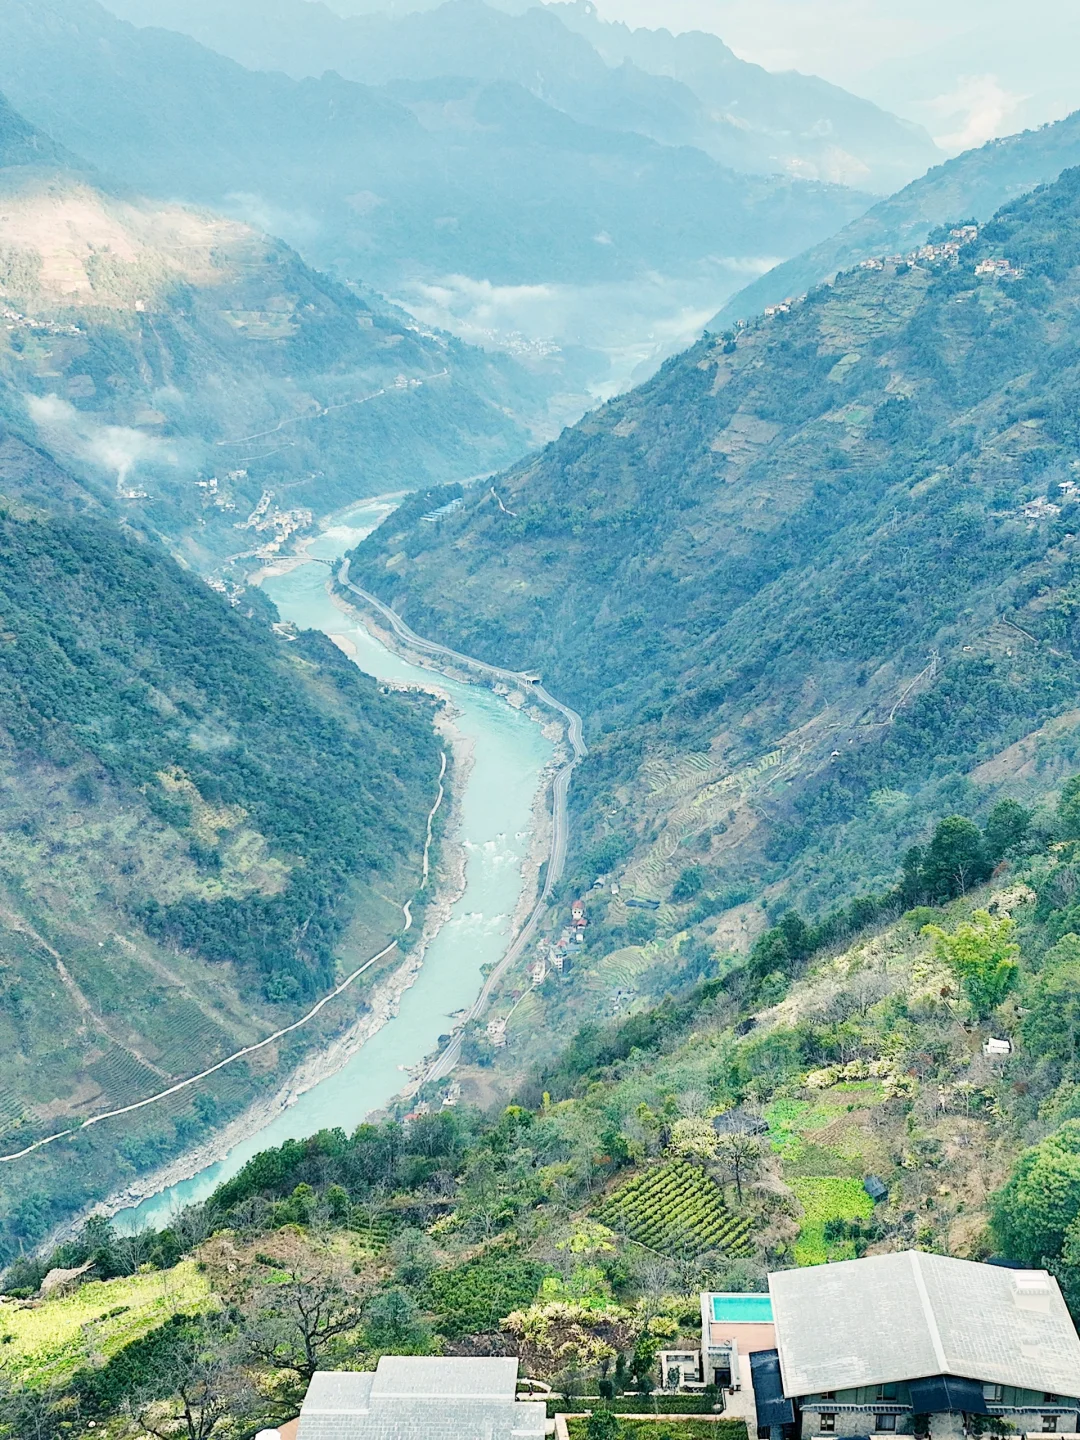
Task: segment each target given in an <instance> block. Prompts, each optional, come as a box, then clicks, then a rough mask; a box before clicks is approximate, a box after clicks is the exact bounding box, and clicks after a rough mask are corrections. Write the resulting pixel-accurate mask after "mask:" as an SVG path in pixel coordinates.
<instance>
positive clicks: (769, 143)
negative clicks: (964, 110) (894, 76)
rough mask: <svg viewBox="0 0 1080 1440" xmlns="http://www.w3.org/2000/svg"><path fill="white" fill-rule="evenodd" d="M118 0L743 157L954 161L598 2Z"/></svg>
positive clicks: (851, 100) (273, 59)
mask: <svg viewBox="0 0 1080 1440" xmlns="http://www.w3.org/2000/svg"><path fill="white" fill-rule="evenodd" d="M109 8H110V9H111V10H112V11H113V12H114V13H115V14H117V15H120V16H121V17H122V18H123V19H126V20H130V21H133V22H134V23H136V24H140V25H148V24H154V25H164V26H167V27H168V28H169V29H173V30H181V31H183V32H185V33H186V34H190V35H193V36H194V37H195V38H196V39H197V40H199V41H201V42H202V43H203V44H204V45H208V46H210V47H211V48H212V49H214V50H217V51H220V52H221V53H223V54H226V55H230V56H231V57H232V58H233V59H234V60H238V61H240V63H241V64H243V65H247V66H249V67H251V68H252V69H258V70H283V71H285V73H286V74H289V75H293V76H295V77H297V78H300V77H303V76H305V75H321V74H323V73H324V71H326V70H331V69H332V70H336V71H337V72H338V73H339V74H341V75H344V76H345V77H346V78H347V79H350V80H359V81H363V82H365V83H367V84H374V85H378V84H383V83H385V82H387V81H392V80H400V79H409V80H431V79H437V78H439V77H440V76H447V75H458V76H468V77H470V78H472V79H474V80H480V81H484V82H497V81H513V82H515V83H517V84H519V85H523V86H524V87H526V88H527V89H529V90H531V91H532V92H533V93H534V94H536V95H538V96H541V97H542V98H543V99H544V100H546V101H547V102H548V103H550V104H553V105H556V106H558V108H559V109H561V110H565V111H566V112H567V113H568V114H571V115H573V116H574V117H575V118H576V119H578V120H581V121H583V122H585V123H586V124H599V125H604V126H606V127H607V128H609V129H615V130H635V131H637V132H639V133H640V134H643V135H648V136H650V137H651V138H652V139H654V140H659V141H661V142H663V143H665V144H687V145H697V146H699V147H700V148H701V149H703V150H705V151H706V152H707V153H708V154H710V155H712V156H713V157H714V158H715V159H718V160H720V161H721V162H722V163H724V164H725V165H731V166H733V167H734V168H735V169H739V170H751V171H760V172H763V173H768V172H772V171H777V170H780V171H784V172H787V173H790V174H793V175H799V176H802V177H803V178H804V179H816V180H830V181H835V182H838V183H841V184H848V185H855V186H857V187H859V188H860V189H869V190H876V191H880V192H886V191H892V190H895V189H897V188H898V187H899V186H900V185H902V184H904V183H905V182H906V181H907V180H910V179H911V178H912V176H914V175H917V174H921V173H922V171H923V170H925V169H926V167H927V166H928V165H930V164H932V163H933V161H934V160H935V159H936V158H938V152H937V150H936V147H935V146H934V145H933V143H932V141H931V140H930V138H929V136H927V135H926V134H925V133H924V132H921V131H920V130H919V129H918V128H917V127H916V126H912V125H910V124H909V123H907V122H904V121H898V120H897V119H896V118H895V117H894V116H891V115H888V114H886V113H885V112H884V111H882V110H879V109H878V108H877V107H876V106H874V105H871V104H870V103H869V102H868V101H860V100H857V99H855V97H854V96H850V95H847V94H845V92H843V91H842V90H839V89H837V88H836V87H834V86H830V85H826V84H825V83H824V82H822V81H818V80H814V79H806V78H804V77H802V76H794V75H778V76H772V75H768V74H767V72H766V71H764V70H761V69H760V68H759V67H757V66H751V65H746V64H744V63H743V62H742V61H740V60H737V59H736V57H735V56H734V55H733V54H732V52H731V51H730V50H728V49H727V47H726V46H725V45H723V44H722V42H721V41H719V40H715V39H714V37H712V36H703V35H693V36H680V37H679V38H678V40H676V39H674V38H673V37H672V36H670V35H667V33H666V32H659V33H655V32H649V31H644V30H639V31H630V30H628V29H627V27H625V26H612V25H605V24H603V23H602V22H601V21H599V20H598V19H596V18H595V16H594V15H593V16H590V15H589V14H588V13H586V12H587V11H588V10H591V7H586V10H585V11H583V10H582V9H580V8H578V7H547V8H541V7H539V6H535V7H533V8H532V9H529V10H527V11H526V12H525V13H523V14H518V15H509V14H506V13H505V12H503V11H500V10H498V9H494V8H492V7H491V6H490V5H487V4H483V3H482V0H448V3H446V4H444V5H441V6H440V7H439V8H437V9H435V10H433V11H429V12H425V13H415V14H411V15H404V16H400V17H397V18H394V17H392V16H388V15H374V16H369V17H363V18H360V17H357V18H354V19H352V20H343V19H342V18H341V17H339V16H337V15H335V14H334V13H333V11H332V10H330V9H328V8H326V7H325V6H323V5H318V4H311V3H307V0H274V3H273V4H272V5H271V6H269V7H268V6H267V5H265V4H259V5H257V6H256V5H253V4H252V3H251V0H230V3H228V4H226V5H221V4H211V3H210V0H155V3H153V4H150V5H148V4H147V3H146V0H137V3H133V0H111V3H110V5H109ZM564 21H565V23H564ZM594 47H595V48H594ZM684 72H685V73H684Z"/></svg>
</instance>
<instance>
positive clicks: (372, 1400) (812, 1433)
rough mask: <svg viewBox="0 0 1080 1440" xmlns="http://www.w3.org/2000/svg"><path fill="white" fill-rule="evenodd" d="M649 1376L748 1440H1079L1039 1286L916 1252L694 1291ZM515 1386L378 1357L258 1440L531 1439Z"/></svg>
mask: <svg viewBox="0 0 1080 1440" xmlns="http://www.w3.org/2000/svg"><path fill="white" fill-rule="evenodd" d="M658 1378H659V1380H660V1388H661V1389H667V1390H670V1391H679V1390H683V1391H693V1390H698V1391H701V1390H704V1389H705V1388H706V1387H707V1386H715V1387H716V1389H717V1390H718V1391H719V1392H720V1393H721V1395H722V1399H723V1413H724V1415H725V1416H726V1417H731V1418H742V1419H743V1420H745V1422H746V1424H747V1428H748V1432H749V1435H750V1437H751V1440H755V1437H757V1440H829V1437H832V1436H837V1435H842V1436H845V1437H848V1440H852V1437H865V1440H870V1437H871V1436H885V1435H894V1434H897V1433H900V1434H905V1435H912V1434H913V1435H918V1436H925V1437H927V1440H963V1437H966V1436H982V1435H1025V1436H1034V1435H1064V1436H1072V1437H1078V1436H1080V1337H1078V1336H1077V1333H1076V1328H1075V1326H1074V1325H1073V1322H1072V1319H1071V1317H1070V1315H1069V1311H1068V1309H1067V1308H1066V1305H1065V1301H1064V1299H1063V1298H1062V1295H1061V1291H1060V1289H1059V1288H1058V1284H1057V1281H1056V1280H1055V1279H1054V1277H1053V1276H1052V1275H1049V1274H1048V1273H1047V1272H1046V1271H1044V1270H1019V1269H1014V1268H1011V1267H1007V1266H999V1265H993V1264H989V1265H979V1264H975V1263H973V1262H971V1261H967V1260H954V1259H950V1258H949V1257H948V1256H944V1255H928V1254H922V1253H920V1252H917V1251H906V1252H904V1253H901V1254H892V1255H878V1256H872V1257H868V1258H866V1259H863V1260H846V1261H841V1262H839V1263H837V1264H831V1265H819V1266H812V1267H808V1268H805V1269H797V1270H782V1271H779V1272H777V1273H776V1274H773V1275H770V1276H769V1290H768V1294H726V1293H725V1294H704V1295H702V1297H701V1341H700V1347H696V1348H689V1349H685V1350H668V1351H665V1352H664V1353H663V1354H662V1355H661V1356H660V1375H659V1377H658ZM526 1388H535V1387H533V1384H532V1382H528V1381H523V1380H521V1379H519V1376H518V1362H517V1361H516V1360H513V1359H465V1358H457V1357H452V1358H442V1357H439V1358H431V1357H422V1358H421V1357H402V1356H384V1357H383V1359H382V1360H380V1362H379V1366H378V1369H377V1370H375V1371H374V1372H366V1373H363V1374H355V1373H333V1374H318V1375H316V1376H315V1378H314V1379H313V1381H312V1383H311V1388H310V1390H309V1391H308V1395H307V1399H306V1400H305V1402H304V1407H303V1410H302V1411H301V1414H300V1419H299V1423H298V1429H296V1430H294V1429H293V1427H286V1428H285V1429H283V1430H282V1431H280V1432H269V1433H268V1434H267V1435H266V1436H265V1440H279V1437H280V1440H541V1437H544V1436H547V1435H550V1434H552V1433H554V1432H555V1431H556V1427H557V1421H556V1420H549V1419H548V1418H547V1413H546V1408H545V1406H544V1405H542V1404H538V1403H537V1402H536V1401H535V1400H534V1399H533V1397H532V1395H531V1394H521V1393H519V1392H520V1391H522V1390H524V1389H526ZM544 1388H546V1387H544ZM642 1408H643V1409H648V1408H650V1407H649V1404H648V1402H644V1403H643V1407H642ZM295 1423H296V1422H294V1424H295ZM561 1433H563V1434H565V1433H566V1432H565V1429H564V1430H563V1431H562V1432H561Z"/></svg>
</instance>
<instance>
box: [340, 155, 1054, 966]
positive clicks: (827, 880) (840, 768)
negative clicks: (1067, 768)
mask: <svg viewBox="0 0 1080 1440" xmlns="http://www.w3.org/2000/svg"><path fill="white" fill-rule="evenodd" d="M944 239H945V240H946V241H948V235H946V236H945V237H944ZM963 240H964V237H960V241H956V242H949V245H951V249H949V248H948V247H947V246H946V247H944V248H939V249H938V250H937V251H935V252H934V254H933V256H932V257H930V258H925V259H924V260H923V261H922V262H920V263H918V264H909V263H906V262H905V263H899V264H894V263H888V264H885V265H884V266H878V267H875V268H863V269H859V270H856V271H854V272H851V273H848V274H845V275H844V276H842V277H841V278H840V279H839V280H838V281H837V282H836V284H835V286H833V287H831V288H827V287H824V288H820V289H817V290H815V291H813V292H811V294H810V295H809V296H808V298H807V299H806V301H805V302H804V303H802V304H799V305H796V306H794V307H792V308H791V309H790V310H789V311H785V312H781V313H778V314H776V315H775V316H774V317H773V318H771V319H769V320H767V321H763V322H761V323H758V324H756V325H753V326H751V327H750V328H748V329H747V330H745V331H742V332H740V333H738V334H737V335H736V334H729V335H724V336H717V337H712V338H707V339H705V340H704V341H702V342H701V343H700V344H699V345H697V346H696V347H695V348H693V349H692V350H690V351H688V352H687V353H686V354H684V355H682V356H680V357H679V358H678V359H676V360H673V361H671V362H670V363H669V364H667V365H666V366H665V367H664V369H663V370H662V371H661V373H660V374H659V375H658V376H657V377H656V378H655V380H653V381H652V382H650V383H649V384H648V385H646V386H644V387H642V388H641V389H640V390H638V391H636V392H634V393H632V394H630V395H627V396H625V397H622V398H620V399H617V400H615V401H613V402H612V403H610V404H609V405H607V406H606V407H604V408H603V409H602V410H600V411H598V412H596V413H595V414H594V415H591V416H589V417H588V418H587V419H586V420H584V421H583V422H582V423H581V424H579V425H578V426H577V427H575V428H574V429H573V430H570V431H568V432H566V433H565V434H564V435H563V436H562V438H561V439H560V440H559V441H558V442H556V443H555V444H553V445H551V446H549V447H548V448H547V449H546V450H544V451H543V452H542V453H541V454H540V455H539V456H537V457H536V458H535V459H534V460H530V461H528V462H526V463H524V464H522V465H521V466H519V467H518V468H517V469H515V470H513V471H511V472H509V473H508V474H507V475H505V476H503V477H501V478H499V479H497V480H496V482H495V484H494V486H492V485H491V484H490V483H485V484H484V485H482V486H477V487H476V488H475V489H472V490H470V491H468V492H467V493H466V495H465V504H464V505H463V507H461V508H460V509H459V510H457V511H456V512H454V513H451V514H448V515H447V516H446V517H445V518H444V519H443V520H441V521H440V523H439V524H438V525H437V526H433V525H422V524H419V523H417V519H416V513H417V508H418V506H419V505H420V504H421V503H423V504H424V505H425V506H426V507H427V508H430V505H431V500H430V499H428V500H425V501H423V502H421V501H419V500H418V501H417V504H416V506H412V507H406V508H404V509H403V510H401V511H400V512H399V513H398V515H397V516H391V517H390V518H389V519H388V520H387V521H386V522H385V523H384V524H383V526H382V528H381V529H380V530H379V531H377V532H376V533H375V534H374V535H373V536H372V537H371V538H370V539H369V540H368V541H367V542H365V544H364V545H363V546H361V547H360V549H359V551H358V552H357V554H356V557H355V559H354V561H353V567H352V574H353V576H354V578H357V579H360V580H361V581H362V583H364V584H366V585H367V586H368V587H369V588H371V589H372V590H374V591H376V592H378V593H379V594H380V595H381V596H382V597H383V598H384V599H386V600H388V601H390V602H391V603H393V604H394V605H395V606H396V607H397V608H399V609H400V610H401V611H402V613H403V614H404V615H405V617H406V618H407V619H408V621H409V622H410V623H411V624H412V625H413V626H414V627H415V628H416V629H417V630H418V631H420V632H421V633H424V634H428V635H432V636H438V637H440V638H442V639H444V640H446V641H447V642H449V643H452V644H453V645H454V646H456V647H458V648H461V649H463V650H465V651H467V652H470V653H474V654H478V655H481V656H484V657H485V658H489V659H492V660H498V661H499V662H500V663H502V664H508V665H512V666H514V667H520V668H536V669H538V670H540V671H541V672H543V674H544V677H545V682H546V683H547V684H548V685H549V686H550V688H551V689H552V690H553V692H554V693H556V694H557V695H559V696H560V697H561V698H563V699H564V700H565V701H566V702H567V703H569V704H571V705H573V706H575V707H576V708H578V709H579V710H581V711H582V712H583V714H584V715H585V716H586V734H587V737H588V739H589V742H590V745H591V747H592V752H591V755H590V758H589V760H588V761H587V762H586V764H585V765H583V766H582V767H581V768H580V770H579V771H578V772H577V777H576V778H575V789H574V792H573V794H574V799H573V804H574V806H575V809H576V815H577V822H578V829H577V836H578V844H579V847H580V848H579V861H578V866H577V870H576V877H575V878H576V880H577V882H578V883H584V884H586V885H588V884H591V882H592V879H593V878H594V877H596V876H597V875H603V874H605V873H608V872H612V871H615V872H616V873H617V874H618V875H619V877H620V878H621V879H622V882H623V883H622V889H623V892H624V895H623V898H620V899H618V900H617V901H613V902H612V904H613V907H614V914H615V916H616V918H617V920H618V923H619V924H621V925H626V924H627V923H629V920H630V918H631V917H630V916H629V914H628V912H627V911H626V909H625V904H624V900H625V894H626V892H629V893H630V894H631V895H633V894H634V893H635V892H636V893H637V894H638V895H639V896H644V897H647V898H649V899H651V900H653V901H655V902H670V905H671V908H670V909H669V910H668V911H667V912H666V918H665V921H664V928H665V933H671V934H677V933H678V931H679V930H680V928H681V926H682V923H683V919H684V918H685V916H686V915H687V914H688V913H689V911H690V910H691V909H692V908H693V907H694V906H696V905H700V903H701V901H702V899H703V898H704V899H707V900H708V901H709V903H710V904H711V906H712V907H713V911H714V912H715V911H717V910H719V911H721V912H730V914H729V916H728V917H727V919H726V920H725V921H724V922H721V932H720V933H721V935H722V936H723V937H725V938H726V940H727V942H728V943H730V942H731V941H733V940H738V945H737V946H736V948H740V947H741V946H742V945H744V944H745V936H746V934H747V929H746V927H747V926H749V927H750V928H749V935H750V938H752V934H753V929H754V927H755V926H757V925H760V923H761V914H760V910H758V911H757V912H756V916H757V918H756V919H755V918H754V915H753V914H751V913H750V912H749V911H746V910H745V908H740V906H742V905H743V902H746V901H749V900H754V899H757V900H760V899H764V900H765V901H766V903H767V904H768V906H769V909H770V911H772V912H773V913H775V909H776V907H777V906H780V905H782V904H783V903H784V900H785V897H786V898H787V899H791V898H797V899H799V901H800V903H802V904H803V905H804V907H805V908H806V910H807V911H808V912H809V913H810V914H813V913H817V912H820V911H822V910H824V909H826V908H828V906H829V905H830V904H832V903H833V902H834V901H835V900H837V899H839V898H843V897H844V896H845V895H850V894H851V893H852V892H853V891H855V890H863V891H865V890H867V889H872V888H875V887H879V886H882V885H885V884H891V883H892V881H893V878H894V876H895V872H896V866H897V862H898V857H899V856H900V855H902V853H903V851H904V849H905V847H906V846H907V845H909V844H911V843H912V842H914V841H917V840H921V838H922V837H923V835H924V834H925V830H926V827H927V824H928V823H929V822H930V821H931V820H933V819H934V818H936V816H938V815H940V814H941V813H942V812H943V811H945V810H950V809H957V808H961V809H964V810H966V811H968V812H971V813H978V812H980V811H981V810H982V809H983V808H984V807H987V806H988V805H989V804H990V803H991V802H992V800H993V798H994V797H995V796H996V795H997V794H998V793H999V792H1000V791H1001V790H1002V787H1006V788H1007V789H1008V788H1010V787H1011V788H1012V789H1014V790H1015V791H1016V793H1017V794H1018V795H1020V796H1021V797H1022V796H1023V795H1024V793H1030V794H1035V793H1037V792H1038V790H1039V787H1040V786H1041V785H1044V784H1045V783H1046V780H1047V778H1048V777H1049V776H1052V775H1053V774H1054V773H1055V772H1057V773H1060V769H1061V767H1062V766H1063V765H1064V764H1065V763H1066V760H1067V757H1068V756H1069V755H1070V754H1071V753H1072V750H1073V747H1074V745H1075V740H1074V729H1075V725H1076V719H1077V716H1076V713H1075V712H1076V707H1077V701H1078V696H1080V641H1078V638H1077V635H1076V633H1075V629H1074V625H1073V618H1072V617H1073V608H1074V606H1073V591H1074V588H1075V586H1076V584H1077V568H1076V565H1077V562H1076V558H1075V555H1074V548H1075V544H1076V532H1077V531H1080V508H1078V507H1077V494H1078V491H1077V485H1078V482H1080V474H1078V466H1080V437H1078V435H1077V431H1076V424H1075V414H1076V407H1077V400H1076V396H1077V393H1078V390H1077V387H1078V383H1080V380H1078V370H1077V355H1078V348H1077V347H1078V342H1080V330H1078V328H1077V319H1076V316H1077V310H1076V297H1077V294H1078V291H1080V280H1078V278H1077V277H1078V270H1077V265H1078V262H1080V171H1070V172H1067V174H1066V175H1065V176H1064V177H1063V178H1062V180H1061V181H1060V182H1059V183H1058V184H1056V185H1054V186H1052V187H1049V188H1047V189H1044V190H1041V191H1037V192H1035V193H1034V194H1033V195H1031V196H1030V197H1027V198H1025V199H1023V200H1021V201H1018V202H1016V203H1015V204H1014V205H1012V206H1010V207H1008V208H1007V209H1006V210H1004V211H1002V212H1001V213H1000V214H999V215H998V217H997V218H996V219H995V220H994V221H993V222H992V223H991V224H990V225H988V226H986V227H985V228H984V229H983V230H982V232H981V233H980V234H979V235H978V237H977V238H976V239H970V237H969V238H968V242H967V243H963V244H962V248H959V251H958V253H956V252H957V248H958V245H960V244H961V243H962V242H963ZM447 493H450V492H447ZM1010 747H1013V748H1010ZM842 837H843V838H842ZM687 870H689V871H691V872H692V875H691V879H690V880H689V881H688V882H686V884H685V885H684V884H682V881H681V877H682V875H683V872H684V871H687ZM677 887H678V888H677ZM605 903H606V902H605ZM707 913H708V912H707ZM729 921H730V922H731V923H728V922H729ZM725 925H726V926H727V928H726V929H725V928H723V927H724V926H725Z"/></svg>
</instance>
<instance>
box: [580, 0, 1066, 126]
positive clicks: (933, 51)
mask: <svg viewBox="0 0 1080 1440" xmlns="http://www.w3.org/2000/svg"><path fill="white" fill-rule="evenodd" d="M596 5H597V9H598V10H599V12H600V14H601V15H603V16H604V18H605V19H609V20H625V21H626V22H627V23H629V24H632V25H649V26H658V25H663V26H666V27H667V28H668V29H670V30H689V29H701V30H711V31H713V32H714V33H715V34H717V35H720V36H721V37H722V38H723V39H724V40H725V41H726V42H727V43H728V44H729V45H730V46H731V47H732V48H733V49H734V50H735V51H737V53H738V54H739V55H741V56H743V57H744V58H745V59H748V60H756V61H757V62H758V63H759V64H762V65H765V66H767V67H768V68H769V69H770V70H777V69H788V68H792V69H798V70H803V71H809V72H812V73H814V74H818V75H823V76H825V78H826V79H829V80H833V81H835V82H836V83H837V84H840V85H844V86H846V87H847V88H849V89H852V90H855V91H856V92H858V93H861V94H864V95H868V96H869V97H870V98H871V99H875V100H877V101H879V103H882V104H885V105H888V106H889V108H891V109H894V110H898V111H900V113H903V114H907V115H908V116H909V118H911V119H914V120H918V121H919V122H920V123H922V124H924V125H926V126H927V128H928V129H930V130H931V132H932V133H933V134H934V135H935V137H936V138H938V139H939V141H941V142H943V143H945V144H946V146H947V148H949V149H960V148H964V147H965V146H966V145H968V144H977V143H980V142H981V141H982V140H984V139H988V138H990V136H992V135H997V134H1006V133H1008V132H1010V131H1012V130H1016V129H1020V128H1023V127H1024V126H1026V125H1034V124H1039V123H1041V122H1042V121H1044V120H1050V119H1058V118H1060V117H1061V116H1062V115H1065V114H1067V113H1069V111H1070V110H1074V109H1077V108H1080V63H1078V62H1077V57H1078V56H1080V0H900V3H898V0H596Z"/></svg>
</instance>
